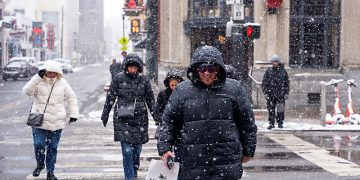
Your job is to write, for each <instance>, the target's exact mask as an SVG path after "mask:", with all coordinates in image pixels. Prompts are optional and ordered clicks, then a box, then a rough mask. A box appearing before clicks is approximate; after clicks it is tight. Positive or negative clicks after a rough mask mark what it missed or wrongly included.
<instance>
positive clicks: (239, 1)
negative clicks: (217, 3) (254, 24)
mask: <svg viewBox="0 0 360 180" xmlns="http://www.w3.org/2000/svg"><path fill="white" fill-rule="evenodd" d="M235 4H244V0H235Z"/></svg>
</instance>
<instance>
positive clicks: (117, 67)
mask: <svg viewBox="0 0 360 180" xmlns="http://www.w3.org/2000/svg"><path fill="white" fill-rule="evenodd" d="M109 70H110V74H111V79H114V77H115V75H116V74H118V73H120V72H121V71H122V66H121V64H120V63H117V62H116V59H113V60H112V64H111V65H110V67H109Z"/></svg>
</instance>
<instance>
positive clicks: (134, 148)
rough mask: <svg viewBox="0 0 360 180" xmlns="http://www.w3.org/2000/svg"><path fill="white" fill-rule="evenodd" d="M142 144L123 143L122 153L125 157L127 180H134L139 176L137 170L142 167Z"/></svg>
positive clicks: (124, 164)
mask: <svg viewBox="0 0 360 180" xmlns="http://www.w3.org/2000/svg"><path fill="white" fill-rule="evenodd" d="M141 149H142V145H141V144H129V143H127V142H121V151H122V155H123V166H124V172H125V179H126V180H133V179H135V177H136V176H137V170H138V169H139V166H140V153H141Z"/></svg>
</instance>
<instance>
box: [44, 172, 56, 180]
mask: <svg viewBox="0 0 360 180" xmlns="http://www.w3.org/2000/svg"><path fill="white" fill-rule="evenodd" d="M46 179H47V180H57V177H56V176H55V174H54V173H52V172H48V173H47V177H46Z"/></svg>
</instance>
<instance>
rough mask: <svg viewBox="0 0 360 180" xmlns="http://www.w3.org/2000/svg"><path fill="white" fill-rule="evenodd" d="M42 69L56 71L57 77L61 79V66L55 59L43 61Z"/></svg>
mask: <svg viewBox="0 0 360 180" xmlns="http://www.w3.org/2000/svg"><path fill="white" fill-rule="evenodd" d="M44 69H45V70H46V71H51V72H56V73H58V79H61V78H62V77H63V75H64V74H63V71H62V68H61V64H60V63H58V62H56V61H51V60H50V61H45V63H44Z"/></svg>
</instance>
